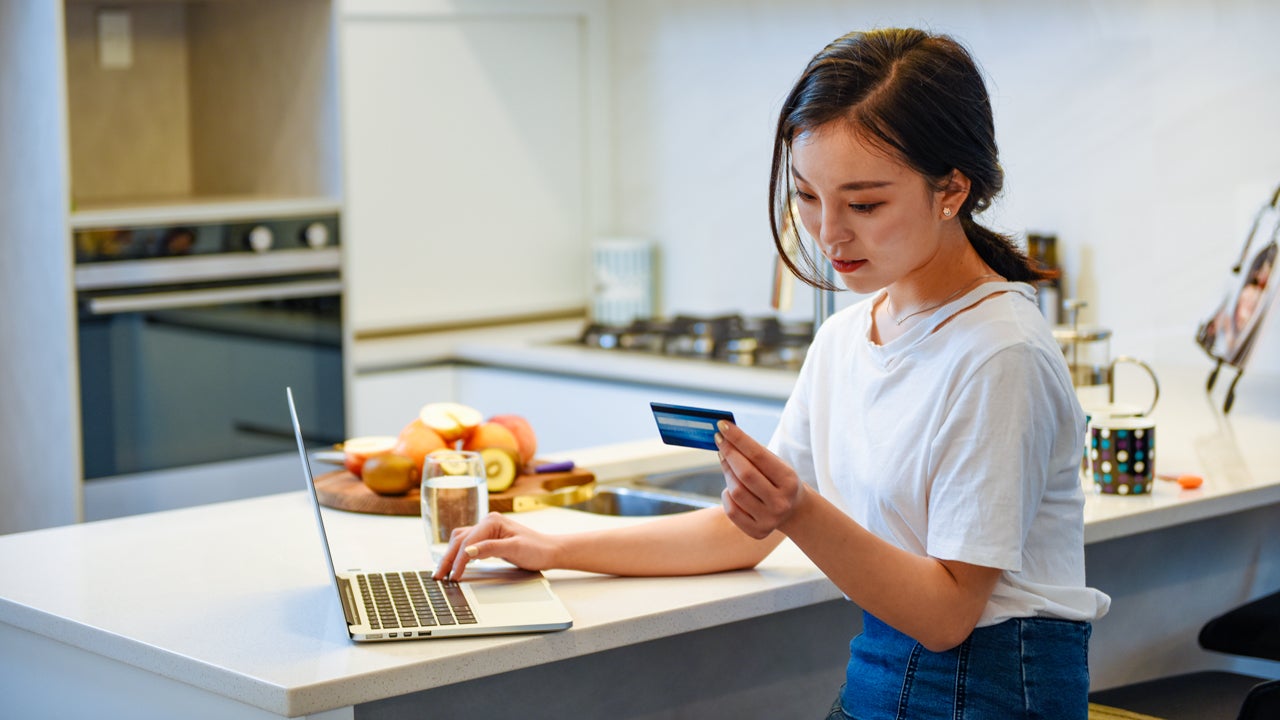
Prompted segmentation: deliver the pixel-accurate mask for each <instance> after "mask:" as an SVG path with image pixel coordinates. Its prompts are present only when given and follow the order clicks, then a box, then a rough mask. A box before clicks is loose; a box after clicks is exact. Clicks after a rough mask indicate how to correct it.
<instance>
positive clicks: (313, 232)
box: [302, 222, 329, 250]
mask: <svg viewBox="0 0 1280 720" xmlns="http://www.w3.org/2000/svg"><path fill="white" fill-rule="evenodd" d="M302 241H303V242H305V243H306V244H307V247H309V248H311V249H313V250H319V249H320V248H322V247H324V246H325V245H328V244H329V227H328V226H327V225H325V224H324V223H322V222H313V223H310V224H309V225H307V226H306V227H305V228H303V230H302Z"/></svg>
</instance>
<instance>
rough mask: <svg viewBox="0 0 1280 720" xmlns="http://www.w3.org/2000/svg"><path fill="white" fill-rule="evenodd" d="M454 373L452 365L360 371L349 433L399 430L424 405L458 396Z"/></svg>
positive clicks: (380, 433) (355, 434) (355, 435)
mask: <svg viewBox="0 0 1280 720" xmlns="http://www.w3.org/2000/svg"><path fill="white" fill-rule="evenodd" d="M454 375H455V369H454V367H453V366H452V365H436V366H433V367H425V368H412V369H406V370H388V371H382V372H369V373H361V374H357V375H356V376H355V380H354V381H353V386H354V390H353V392H352V393H351V397H352V403H351V413H350V419H349V422H348V423H347V427H348V434H349V435H351V437H357V436H360V435H395V434H397V433H399V432H400V430H402V429H403V428H404V426H405V425H408V424H409V423H410V422H411V421H412V420H413V419H414V418H415V417H417V416H418V411H419V410H421V409H422V406H423V405H425V404H427V403H429V402H444V401H449V400H453V399H454Z"/></svg>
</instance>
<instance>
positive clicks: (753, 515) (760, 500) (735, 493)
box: [716, 421, 805, 540]
mask: <svg viewBox="0 0 1280 720" xmlns="http://www.w3.org/2000/svg"><path fill="white" fill-rule="evenodd" d="M717 427H718V429H719V431H720V432H719V433H717V435H716V444H717V445H718V446H719V449H720V469H721V470H723V471H724V479H725V489H724V492H722V493H721V494H720V500H721V503H722V504H723V505H724V512H725V514H726V515H728V516H729V519H730V520H732V521H733V524H734V525H737V526H738V528H739V529H740V530H742V532H744V533H746V534H747V535H748V536H750V537H753V538H755V539H757V540H760V539H762V538H764V537H766V536H768V535H769V533H771V532H773V531H774V530H778V529H780V528H781V527H782V526H783V525H784V524H785V523H786V522H787V520H788V519H790V518H791V516H792V514H793V513H795V511H796V508H797V507H799V505H800V503H801V501H802V500H803V498H804V492H805V485H804V483H803V482H801V481H800V478H799V476H797V475H796V472H795V470H792V469H791V467H790V466H789V465H787V464H786V463H785V462H783V461H782V458H780V457H778V456H777V455H774V454H773V453H771V452H769V450H768V448H766V447H764V446H763V445H761V444H760V443H758V442H756V441H755V440H754V439H753V438H752V437H751V436H750V435H748V434H746V433H745V432H743V431H742V429H741V428H739V427H738V426H737V425H735V424H733V423H730V422H724V421H721V422H720V423H719V425H718V426H717Z"/></svg>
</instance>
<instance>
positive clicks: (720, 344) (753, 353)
mask: <svg viewBox="0 0 1280 720" xmlns="http://www.w3.org/2000/svg"><path fill="white" fill-rule="evenodd" d="M812 339H813V323H811V322H804V321H791V320H781V319H779V318H777V317H773V316H761V317H744V316H742V315H720V316H714V317H705V316H692V315H676V316H675V317H672V318H666V319H643V320H635V321H633V322H631V323H630V324H627V325H607V324H601V323H589V324H588V325H587V326H586V327H585V328H584V329H583V331H582V334H581V336H580V337H579V338H578V342H579V343H580V344H582V345H586V346H588V347H594V348H601V349H604V350H617V351H631V352H640V353H649V354H654V355H665V356H669V357H681V358H696V359H703V360H709V361H717V362H724V363H730V364H733V365H741V366H747V367H763V368H781V369H789V370H796V369H799V367H800V363H801V362H802V361H803V360H804V354H805V352H806V351H807V350H808V349H809V342H810V341H811V340H812Z"/></svg>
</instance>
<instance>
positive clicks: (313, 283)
mask: <svg viewBox="0 0 1280 720" xmlns="http://www.w3.org/2000/svg"><path fill="white" fill-rule="evenodd" d="M341 292H342V281H341V280H299V281H295V282H284V283H270V284H265V285H245V286H241V287H227V288H208V289H198V290H180V291H177V292H160V293H138V294H136V295H109V296H105V297H96V298H90V299H89V300H88V301H87V303H86V307H87V309H88V311H89V313H90V314H92V315H114V314H117V313H130V312H147V311H150V310H169V309H173V308H184V307H200V306H204V305H225V304H228V303H248V302H259V301H262V300H285V299H288V298H302V297H321V296H324V295H338V294H340V293H341Z"/></svg>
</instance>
